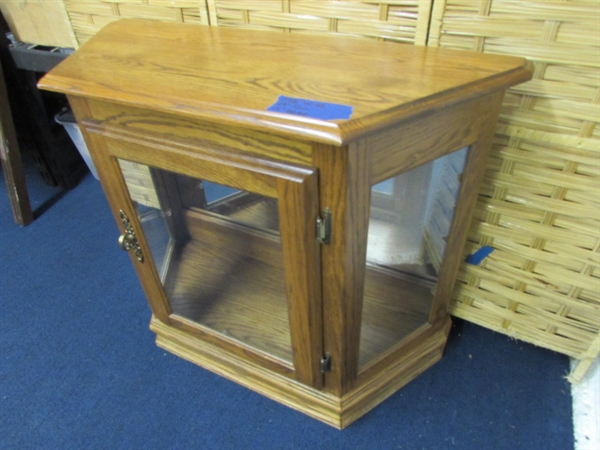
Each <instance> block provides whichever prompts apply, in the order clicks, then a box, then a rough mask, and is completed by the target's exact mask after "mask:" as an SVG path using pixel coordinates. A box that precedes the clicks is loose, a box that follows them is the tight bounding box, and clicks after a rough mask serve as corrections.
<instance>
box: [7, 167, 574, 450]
mask: <svg viewBox="0 0 600 450" xmlns="http://www.w3.org/2000/svg"><path fill="white" fill-rule="evenodd" d="M0 181H1V183H0V184H1V187H0V449H1V450H9V449H11V450H12V449H14V450H25V449H60V450H67V449H78V450H79V449H102V450H115V449H144V450H153V449H328V450H332V449H409V450H412V449H430V450H435V449H461V450H462V449H477V450H481V449H497V450H503V449H506V450H519V449H523V450H537V449H543V450H551V449H557V450H567V449H572V448H573V432H572V423H571V414H572V407H571V394H570V388H569V386H568V384H567V383H566V382H565V381H564V376H565V375H566V374H567V372H568V359H567V358H566V357H565V356H562V355H559V354H556V353H552V352H549V351H547V350H543V349H540V348H536V347H534V346H531V345H528V344H524V343H522V342H518V341H515V340H511V339H509V338H507V337H505V336H503V335H500V334H495V333H493V332H491V331H489V330H486V329H483V328H481V327H478V326H475V325H472V324H469V323H466V322H460V321H456V322H455V326H454V327H453V330H452V333H451V337H450V341H449V343H448V346H447V349H446V353H445V356H444V358H443V359H442V361H441V362H439V363H438V364H437V365H435V366H434V367H433V368H431V369H430V370H428V371H427V372H425V373H424V374H423V375H421V376H420V377H419V378H417V379H416V380H414V381H413V382H412V383H410V384H409V385H408V386H406V387H405V388H404V389H402V390H401V391H400V392H398V393H397V394H395V395H394V396H392V397H391V398H389V399H388V400H387V401H385V402H384V403H383V404H381V405H380V406H379V407H377V408H376V409H374V410H373V411H371V412H370V413H368V414H367V415H365V416H364V417H363V418H361V419H359V420H358V421H357V422H355V423H354V424H353V425H351V426H350V427H349V428H347V429H346V430H344V431H338V430H335V429H333V428H331V427H328V426H326V425H323V424H321V423H320V422H317V421H315V420H313V419H310V418H308V417H306V416H304V415H302V414H300V413H297V412H295V411H293V410H291V409H288V408H286V407H284V406H281V405H279V404H277V403H275V402H273V401H270V400H268V399H266V398H263V397H261V396H260V395H258V394H255V393H253V392H251V391H249V390H247V389H244V388H242V387H240V386H237V385H236V384H234V383H232V382H229V381H227V380H224V379H222V378H219V377H218V376H215V375H213V374H211V373H209V372H207V371H205V370H204V369H201V368H199V367H197V366H195V365H193V364H190V363H188V362H186V361H183V360H181V359H179V358H177V357H175V356H173V355H171V354H168V353H166V352H164V351H163V350H161V349H159V348H158V347H156V346H155V344H154V336H153V333H151V332H150V331H149V330H148V322H149V319H150V312H149V309H148V307H147V306H146V303H145V299H144V295H143V293H142V290H141V288H140V287H139V284H138V281H137V279H136V276H135V274H134V271H133V268H132V266H131V264H130V262H129V257H128V256H127V254H125V253H124V252H122V251H121V250H119V249H118V247H117V244H116V238H117V235H118V232H117V228H116V225H115V224H114V222H113V219H112V217H111V216H110V214H109V210H108V206H107V204H106V201H105V199H104V197H103V194H102V191H101V188H100V185H99V183H98V182H97V181H96V180H95V179H94V178H92V176H91V175H90V176H87V177H86V178H84V179H83V181H82V182H81V183H80V184H79V185H78V186H77V187H76V188H74V189H73V190H71V191H68V192H63V191H61V190H60V189H57V188H51V187H48V186H46V185H44V184H42V183H41V181H40V179H39V177H37V176H36V174H35V173H34V172H30V173H29V175H28V183H29V189H30V193H31V199H32V203H33V206H34V208H35V209H36V210H37V212H38V214H39V217H38V218H37V219H36V221H35V222H34V223H33V224H32V225H30V226H28V227H25V228H22V227H19V226H18V225H16V224H15V223H14V222H13V221H12V216H11V214H10V208H9V205H8V197H7V195H6V188H5V186H4V179H2V180H0Z"/></svg>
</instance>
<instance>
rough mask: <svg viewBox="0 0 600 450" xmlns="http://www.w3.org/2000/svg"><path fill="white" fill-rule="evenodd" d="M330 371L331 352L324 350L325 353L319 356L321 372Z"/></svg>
mask: <svg viewBox="0 0 600 450" xmlns="http://www.w3.org/2000/svg"><path fill="white" fill-rule="evenodd" d="M327 372H331V354H330V353H329V352H325V355H324V356H323V357H322V358H321V373H327Z"/></svg>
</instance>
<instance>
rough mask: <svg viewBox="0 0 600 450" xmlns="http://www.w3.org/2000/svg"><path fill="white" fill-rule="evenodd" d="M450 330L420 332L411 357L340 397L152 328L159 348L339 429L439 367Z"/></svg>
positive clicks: (446, 326)
mask: <svg viewBox="0 0 600 450" xmlns="http://www.w3.org/2000/svg"><path fill="white" fill-rule="evenodd" d="M450 326H451V320H450V318H447V320H446V321H445V322H444V323H443V325H442V326H441V327H435V328H434V327H423V329H422V332H421V333H419V336H413V339H418V341H419V343H417V344H416V345H414V346H411V351H409V352H407V353H406V354H404V355H402V356H400V357H398V358H396V359H395V360H394V361H393V362H391V363H390V364H388V365H386V366H385V368H382V370H379V371H378V372H377V373H376V374H373V375H371V376H369V377H368V378H367V379H363V380H362V381H361V382H360V383H359V384H358V385H357V386H356V387H354V388H353V389H352V390H351V391H350V392H348V393H347V394H345V395H343V396H342V397H338V396H336V395H332V394H330V393H327V392H326V390H322V391H321V390H317V389H313V388H310V387H308V386H306V385H304V384H302V383H298V382H297V381H295V380H293V379H290V378H288V377H285V376H283V375H280V374H277V373H274V372H273V371H271V370H267V369H265V368H264V367H262V366H261V365H259V364H256V363H253V362H251V361H248V360H247V359H242V358H239V357H237V356H236V355H232V354H227V353H224V352H223V351H222V350H220V349H218V348H215V347H214V346H213V345H211V344H210V343H207V342H204V341H202V340H199V339H195V338H194V337H192V336H190V335H189V334H187V333H185V332H183V331H181V330H179V329H177V328H174V327H172V326H169V325H168V324H165V323H163V322H161V321H160V320H158V319H156V318H155V317H152V320H151V322H150V329H151V330H152V331H153V332H155V333H156V344H157V345H158V346H159V347H161V348H163V349H165V350H167V351H169V352H170V353H173V354H174V355H176V356H179V357H181V358H183V359H186V360H188V361H190V362H192V363H194V364H196V365H198V366H200V367H203V368H204V369H207V370H209V371H211V372H213V373H215V374H217V375H220V376H222V377H225V378H227V379H229V380H231V381H234V382H236V383H238V384H240V385H242V386H244V387H246V388H248V389H251V390H253V391H255V392H257V393H259V394H262V395H264V396H266V397H269V398H270V399H272V400H275V401H277V402H279V403H281V404H284V405H286V406H288V407H290V408H293V409H295V410H297V411H300V412H302V413H304V414H307V415H308V416H310V417H312V418H314V419H317V420H320V421H322V422H324V423H326V424H328V425H331V426H333V427H336V428H338V429H343V428H345V427H347V426H348V425H350V424H351V423H352V422H354V421H355V420H357V419H359V418H360V417H362V416H363V415H364V414H366V413H367V412H368V411H370V410H371V409H372V408H374V407H375V406H377V405H378V404H380V403H381V402H383V401H384V400H385V399H386V398H388V397H389V396H391V395H392V394H394V393H395V392H397V391H398V390H399V389H400V388H402V387H403V386H405V385H406V384H407V383H408V382H410V381H411V380H413V379H414V378H416V377H417V376H418V375H419V374H421V373H422V372H424V371H425V370H426V369H427V368H429V367H431V366H432V365H433V364H435V363H436V362H437V361H439V360H440V359H441V357H442V353H443V350H444V346H445V343H446V339H447V336H448V333H449V330H450Z"/></svg>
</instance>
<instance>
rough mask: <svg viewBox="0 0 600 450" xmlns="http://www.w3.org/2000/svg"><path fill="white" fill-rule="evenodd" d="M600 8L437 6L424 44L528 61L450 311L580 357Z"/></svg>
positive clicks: (597, 251)
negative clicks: (471, 258) (529, 73)
mask: <svg viewBox="0 0 600 450" xmlns="http://www.w3.org/2000/svg"><path fill="white" fill-rule="evenodd" d="M599 24H600V4H599V3H598V2H597V0H592V1H588V2H586V1H577V2H574V1H566V0H553V1H540V0H537V1H532V0H520V1H507V0H481V1H473V0H470V1H469V0H445V1H443V0H436V1H435V2H434V7H433V12H432V28H431V31H430V38H429V45H434V46H441V47H451V48H461V49H468V50H475V51H484V52H489V53H499V54H510V55H518V56H524V57H527V58H529V59H530V60H532V61H533V62H534V64H535V74H534V78H533V80H532V81H530V82H528V83H525V84H522V85H519V86H517V87H516V88H514V89H512V90H510V91H509V92H508V93H507V96H506V100H505V103H504V110H503V113H502V115H501V119H500V124H499V126H498V128H497V133H496V136H495V140H494V147H493V150H492V156H491V158H490V160H489V162H488V165H487V169H486V174H485V183H484V186H483V188H482V189H481V192H480V197H479V203H478V209H477V212H476V217H475V220H474V222H473V224H472V227H471V231H470V243H469V245H468V248H467V249H466V251H467V253H471V252H474V251H476V250H477V249H478V248H480V247H482V246H491V247H493V248H494V249H495V251H494V252H493V253H492V254H491V255H490V256H489V257H488V258H487V259H486V260H484V261H483V263H482V264H480V265H478V266H474V265H467V264H464V265H463V267H462V268H461V273H460V280H459V283H458V284H457V286H456V289H455V292H454V298H453V303H452V306H451V313H452V314H453V315H455V316H459V317H462V318H464V319H466V320H469V321H472V322H476V323H478V324H481V325H483V326H485V327H488V328H491V329H493V330H496V331H500V332H502V333H506V334H508V335H510V336H513V337H516V338H519V339H522V340H525V341H528V342H532V343H534V344H536V345H539V346H543V347H546V348H549V349H552V350H555V351H558V352H560V353H564V354H566V355H569V356H571V357H573V358H576V359H578V360H580V363H579V365H578V366H576V368H575V369H574V371H573V372H572V374H571V376H570V379H571V381H574V382H576V381H578V380H579V379H580V378H581V376H582V375H583V373H584V372H585V370H587V367H588V366H589V365H590V364H591V363H592V362H593V360H594V358H595V357H597V355H598V353H599V350H600V349H599V344H600V340H599V336H600V268H599V267H600V140H599V136H600V127H599V126H598V122H600V104H599V101H600V77H599V73H600V72H599V70H600V67H599V62H600V47H599V45H598V44H599V42H600V26H599Z"/></svg>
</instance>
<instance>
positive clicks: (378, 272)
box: [360, 148, 468, 366]
mask: <svg viewBox="0 0 600 450" xmlns="http://www.w3.org/2000/svg"><path fill="white" fill-rule="evenodd" d="M467 151H468V149H467V148H464V149H461V150H459V151H457V152H454V153H451V154H449V155H446V156H444V157H442V158H439V159H437V160H435V161H432V162H430V163H428V164H425V165H422V166H419V167H417V168H415V169H413V170H410V171H408V172H405V173H402V174H400V175H398V176H396V177H393V178H389V179H387V180H385V181H383V182H382V183H379V184H376V185H374V186H373V187H372V189H371V217H370V221H369V234H368V242H367V274H366V279H365V294H364V303H363V322H362V325H361V343H360V346H361V347H360V364H361V366H364V365H365V364H367V363H368V362H369V361H373V359H374V358H376V357H377V356H378V355H381V354H382V353H384V352H385V351H386V350H388V349H390V348H391V347H392V346H393V345H395V344H396V343H398V342H399V341H400V340H401V339H403V338H404V337H406V336H408V335H409V334H410V333H411V332H413V331H415V330H416V329H417V328H419V327H421V326H422V325H424V324H425V323H427V321H428V317H429V310H430V308H431V302H432V300H433V291H434V288H435V284H436V281H437V273H438V271H439V269H440V265H441V262H442V259H443V254H444V251H445V248H446V239H447V237H448V233H449V232H450V225H451V222H452V218H453V215H454V205H455V203H456V199H457V196H458V191H459V188H460V176H461V173H462V171H463V168H464V164H465V159H466V155H467Z"/></svg>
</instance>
